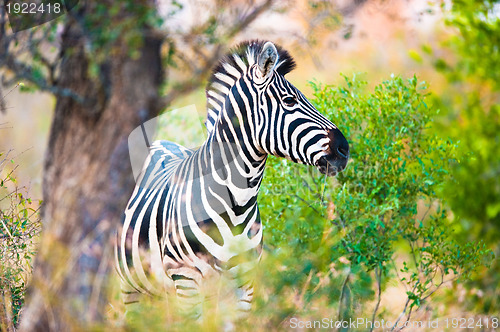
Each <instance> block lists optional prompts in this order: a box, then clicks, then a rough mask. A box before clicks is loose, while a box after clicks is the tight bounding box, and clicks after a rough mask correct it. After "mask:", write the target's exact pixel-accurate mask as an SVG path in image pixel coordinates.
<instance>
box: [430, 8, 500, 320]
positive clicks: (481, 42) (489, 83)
mask: <svg viewBox="0 0 500 332" xmlns="http://www.w3.org/2000/svg"><path fill="white" fill-rule="evenodd" d="M499 9H500V2H499V1H494V0H485V1H473V0H460V1H454V2H453V7H452V10H451V12H450V13H448V15H447V24H448V26H449V27H451V28H453V29H454V30H455V32H456V33H455V34H453V35H452V36H451V37H450V38H448V39H447V40H446V41H445V43H444V45H443V46H444V47H443V49H444V51H447V53H448V55H449V56H447V57H446V59H444V58H437V60H436V61H435V67H436V69H438V70H439V71H440V72H441V73H443V74H444V75H445V76H446V78H447V79H448V82H449V85H448V86H447V89H445V91H443V92H442V93H440V94H439V95H436V96H435V103H436V104H437V105H439V107H440V109H441V110H442V111H443V112H442V113H443V115H444V116H443V118H442V124H441V126H440V127H439V131H438V132H437V134H438V135H447V136H450V137H453V138H454V139H455V140H457V141H460V150H459V152H460V160H461V162H460V163H456V164H454V166H453V168H452V169H451V172H452V175H453V179H454V181H451V182H448V184H447V186H446V188H445V195H446V196H447V199H448V202H449V204H450V206H451V208H452V209H453V212H454V214H455V220H456V222H457V223H458V224H460V225H461V227H460V229H459V231H460V234H461V236H462V237H463V238H464V239H468V240H476V239H481V240H484V241H485V242H486V243H487V244H489V245H490V246H492V247H493V249H494V251H495V254H496V256H497V257H498V255H499V254H500V246H499V245H498V234H499V231H500V158H499V155H500V135H499V134H498V133H499V132H500V49H499V47H498V46H499V44H500V40H499V38H500V18H499V16H498V13H499ZM442 52H443V50H441V51H440V53H441V54H442ZM437 54H439V53H437ZM499 272H500V264H499V262H498V259H495V260H494V261H493V264H492V268H491V269H490V270H488V271H483V273H482V274H481V276H479V277H478V278H476V279H477V281H476V282H474V283H469V286H470V290H469V292H468V295H467V299H468V301H467V303H465V305H466V307H468V308H467V310H471V309H473V308H474V307H475V310H477V311H479V312H482V313H486V314H488V313H489V314H498V313H500V301H499V298H500V287H499V285H500V279H499V276H500V273H499ZM478 290H479V291H478ZM477 293H482V294H484V295H482V296H478V295H477ZM450 298H451V299H450V301H453V300H452V299H453V296H450Z"/></svg>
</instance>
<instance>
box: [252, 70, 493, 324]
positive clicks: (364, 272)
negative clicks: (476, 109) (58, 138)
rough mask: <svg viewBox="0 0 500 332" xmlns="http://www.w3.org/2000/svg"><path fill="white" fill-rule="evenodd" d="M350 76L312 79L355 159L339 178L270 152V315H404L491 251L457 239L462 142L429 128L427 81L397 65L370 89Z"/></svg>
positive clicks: (266, 199)
mask: <svg viewBox="0 0 500 332" xmlns="http://www.w3.org/2000/svg"><path fill="white" fill-rule="evenodd" d="M345 81H346V84H345V86H341V87H333V86H322V85H318V84H315V83H312V87H313V89H314V91H315V99H314V100H313V103H314V104H315V105H316V107H317V108H318V110H319V111H320V112H322V113H323V114H326V115H327V117H328V118H330V119H331V120H333V122H334V123H336V124H337V125H338V126H339V128H340V129H341V130H342V131H343V133H344V134H345V136H346V137H347V139H348V141H349V142H350V147H351V160H350V162H349V165H348V167H347V169H346V170H345V171H344V172H342V173H340V174H339V175H338V176H337V177H336V178H333V179H332V178H326V177H325V176H322V175H321V174H320V173H319V172H317V171H316V170H314V169H313V168H312V167H310V166H304V165H297V164H293V163H291V162H289V161H286V160H283V159H277V158H269V160H268V167H267V170H266V176H265V180H264V184H263V187H262V188H261V195H260V199H259V203H260V207H261V215H262V216H263V219H264V225H265V233H264V242H265V249H266V250H265V254H264V259H263V264H262V266H261V272H260V274H261V275H260V279H261V280H260V282H257V285H259V286H258V287H263V288H264V289H261V290H260V291H259V292H258V294H259V296H258V298H257V300H256V302H257V306H256V312H255V314H256V315H259V316H261V317H266V318H267V319H265V320H264V321H267V323H266V324H268V325H269V326H276V325H277V324H280V323H281V324H283V320H285V322H286V320H287V319H290V318H291V317H292V316H301V317H304V316H305V317H316V318H318V317H331V318H337V319H338V318H343V319H347V318H349V317H356V318H357V317H365V318H370V319H372V320H374V319H376V318H379V317H382V315H383V316H384V319H387V318H391V319H392V322H396V320H399V322H400V323H403V322H404V321H405V320H407V319H410V317H411V314H412V312H414V311H415V310H416V309H418V308H420V307H422V306H423V305H424V304H429V303H430V302H429V300H430V298H429V297H430V295H432V294H433V293H434V292H435V291H436V290H437V289H438V288H440V287H441V286H442V285H443V284H444V283H446V282H448V281H455V280H459V279H467V278H469V277H470V275H471V273H472V272H473V271H474V270H475V269H476V268H478V267H480V266H483V265H485V264H487V263H486V262H487V261H488V259H490V258H491V252H490V251H489V250H488V249H486V247H485V245H484V244H481V243H467V244H462V243H458V242H457V241H455V240H454V227H453V224H452V222H451V220H452V218H451V217H450V212H449V210H448V209H447V208H446V205H445V204H444V202H443V199H442V187H443V184H444V183H446V181H449V178H450V172H449V171H450V168H451V167H452V165H454V164H455V163H456V162H457V151H456V150H457V145H456V144H455V143H454V142H452V141H451V140H449V139H446V140H444V139H440V138H438V137H437V136H436V135H431V134H429V129H430V128H431V127H432V124H433V119H434V117H435V116H436V114H437V111H436V110H435V109H433V108H431V107H428V106H427V104H426V99H427V98H428V94H427V93H426V87H425V85H424V84H423V83H420V84H419V83H418V82H417V79H416V78H415V77H413V78H411V79H409V80H403V79H402V78H399V77H396V78H392V79H390V80H388V81H385V82H383V83H382V84H380V85H378V86H377V87H375V90H374V91H373V92H372V93H364V92H363V91H364V90H365V86H366V82H363V81H360V80H358V78H357V77H356V76H355V77H354V78H353V79H352V80H351V79H348V78H346V79H345ZM397 283H401V284H402V285H403V287H404V288H405V289H406V293H405V292H402V294H401V297H404V298H405V301H404V303H405V305H404V306H403V307H402V308H399V310H400V312H398V313H394V312H390V311H388V312H386V311H387V309H386V308H381V307H379V303H380V300H381V297H383V290H384V289H385V288H386V287H389V286H391V285H392V286H393V285H394V284H397ZM269 308H277V309H276V310H269ZM333 310H334V311H333ZM332 312H335V313H336V314H335V317H332ZM379 315H380V316H379ZM398 317H399V318H398Z"/></svg>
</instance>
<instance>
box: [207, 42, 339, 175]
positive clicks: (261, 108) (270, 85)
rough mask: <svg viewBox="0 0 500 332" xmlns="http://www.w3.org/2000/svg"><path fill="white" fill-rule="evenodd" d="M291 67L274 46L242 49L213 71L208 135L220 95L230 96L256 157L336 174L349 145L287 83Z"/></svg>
mask: <svg viewBox="0 0 500 332" xmlns="http://www.w3.org/2000/svg"><path fill="white" fill-rule="evenodd" d="M294 68H295V62H294V60H293V59H292V57H291V56H290V55H289V53H288V52H287V51H285V50H283V49H282V48H281V47H279V46H275V45H274V44H273V43H272V42H262V41H250V42H245V43H242V44H240V45H239V46H238V47H237V48H236V49H235V50H234V51H233V52H232V53H231V54H230V55H229V56H227V57H226V58H225V59H224V60H223V61H222V62H221V64H220V65H219V67H217V68H216V69H215V71H214V75H213V77H212V80H211V85H210V89H208V90H207V97H208V103H209V107H208V118H207V122H206V124H207V128H208V131H209V132H210V130H211V128H212V127H213V124H215V122H216V117H217V116H218V113H219V112H220V109H222V108H223V104H224V102H221V101H222V100H223V99H224V98H221V95H224V94H225V95H226V97H227V96H228V95H231V97H232V99H231V98H229V99H231V104H234V105H235V106H236V107H234V108H235V109H236V108H238V109H239V111H240V112H241V113H240V115H241V116H240V118H244V119H246V120H245V122H246V124H245V125H246V126H248V127H250V128H249V129H250V130H249V131H250V132H251V133H252V135H253V141H254V142H255V143H256V146H255V148H256V149H257V150H258V152H260V153H263V154H271V155H274V156H278V157H284V158H287V159H289V160H291V161H293V162H296V163H301V164H308V165H313V166H316V167H317V168H318V169H319V170H320V172H321V173H323V174H327V175H328V176H333V175H336V174H337V173H338V172H340V171H342V170H344V169H345V167H346V165H347V161H348V159H349V143H348V142H347V140H346V138H345V137H344V135H343V134H342V132H341V131H340V130H339V129H338V128H337V126H336V125H334V124H333V123H332V122H331V121H329V120H328V119H327V118H326V117H325V116H323V115H322V114H321V113H319V112H318V110H316V108H315V107H314V106H313V105H312V104H311V103H310V102H309V100H308V99H307V98H306V97H305V96H304V95H303V94H302V92H300V91H299V90H298V89H297V88H296V87H294V86H293V85H292V84H291V83H290V82H288V80H287V79H286V78H285V75H286V74H287V73H289V72H290V71H291V70H293V69H294ZM214 90H219V91H217V93H215V92H214ZM216 96H217V97H218V99H219V101H217V100H216V98H215V97H216ZM242 109H244V110H242ZM240 126H243V125H242V124H240Z"/></svg>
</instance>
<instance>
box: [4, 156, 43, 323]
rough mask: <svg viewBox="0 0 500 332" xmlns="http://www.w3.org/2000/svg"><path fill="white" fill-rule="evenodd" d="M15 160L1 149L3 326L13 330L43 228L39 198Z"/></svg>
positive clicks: (22, 302)
mask: <svg viewBox="0 0 500 332" xmlns="http://www.w3.org/2000/svg"><path fill="white" fill-rule="evenodd" d="M15 169H16V167H14V161H13V160H12V159H10V158H9V153H0V223H1V224H0V292H1V294H0V295H1V296H0V301H1V303H0V326H1V328H2V330H5V331H12V330H13V326H15V325H17V323H18V320H19V313H20V311H21V309H22V306H23V304H24V295H25V293H26V285H27V281H28V279H29V277H30V275H31V268H32V267H31V264H32V260H33V256H34V254H35V241H36V240H37V238H38V234H39V232H40V228H41V225H40V220H39V215H38V209H37V208H34V206H39V204H40V203H39V202H37V203H35V202H32V200H31V199H30V198H28V197H27V189H26V188H24V187H19V186H18V184H17V180H16V178H15V176H14V171H15Z"/></svg>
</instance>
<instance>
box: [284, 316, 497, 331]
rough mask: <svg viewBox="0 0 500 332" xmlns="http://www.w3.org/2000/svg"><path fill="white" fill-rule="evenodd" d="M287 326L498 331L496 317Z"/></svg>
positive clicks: (295, 321)
mask: <svg viewBox="0 0 500 332" xmlns="http://www.w3.org/2000/svg"><path fill="white" fill-rule="evenodd" d="M289 323H290V324H289V326H288V327H290V328H291V329H301V330H303V329H362V330H367V329H377V330H382V331H390V330H392V329H394V328H396V329H402V328H408V329H410V330H414V329H436V330H439V331H441V330H443V329H450V328H452V329H498V328H499V327H500V321H499V318H498V317H480V318H463V317H451V318H450V317H448V318H441V319H439V318H436V319H433V320H407V321H399V320H398V321H390V320H384V319H381V320H371V319H367V318H349V319H344V320H337V319H331V318H322V319H319V320H302V319H299V318H296V317H294V318H292V319H290V322H289Z"/></svg>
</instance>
